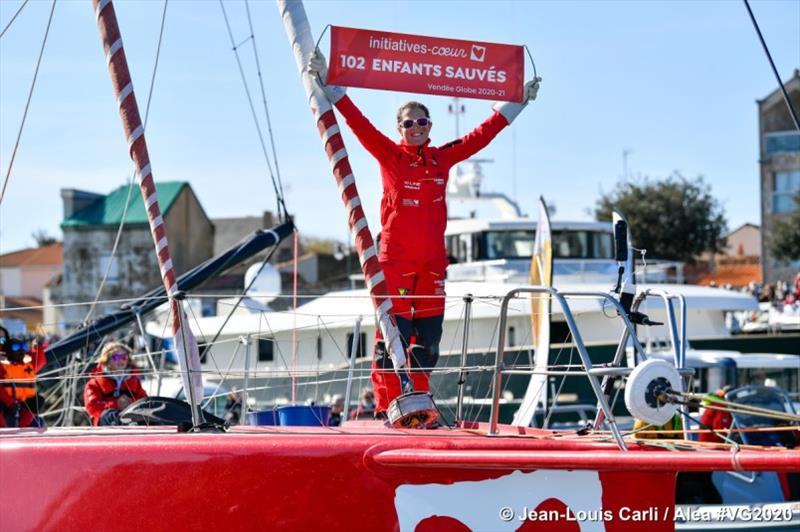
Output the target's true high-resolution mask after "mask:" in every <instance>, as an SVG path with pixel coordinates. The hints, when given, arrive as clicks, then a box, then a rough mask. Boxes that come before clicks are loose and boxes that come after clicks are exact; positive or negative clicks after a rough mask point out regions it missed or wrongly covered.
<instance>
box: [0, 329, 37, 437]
mask: <svg viewBox="0 0 800 532" xmlns="http://www.w3.org/2000/svg"><path fill="white" fill-rule="evenodd" d="M0 329H2V337H0V414H2V415H0V427H31V426H42V424H43V421H42V420H41V418H39V403H40V400H39V399H40V398H39V395H37V393H36V374H37V373H38V372H39V370H40V369H42V367H44V365H45V363H46V357H45V353H44V348H45V347H46V345H45V344H43V343H42V342H39V341H37V340H25V339H22V338H12V337H11V336H10V335H9V334H8V330H6V329H5V328H4V327H0Z"/></svg>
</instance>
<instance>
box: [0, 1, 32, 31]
mask: <svg viewBox="0 0 800 532" xmlns="http://www.w3.org/2000/svg"><path fill="white" fill-rule="evenodd" d="M27 3H28V0H23V1H22V5H20V6H19V9H17V12H16V13H14V16H13V17H11V20H9V21H8V24H6V27H5V28H3V31H0V39H2V38H3V35H5V34H6V31H8V28H10V27H11V24H13V23H14V21H15V20H16V19H17V15H19V14H20V13H21V12H22V8H23V7H25V5H26V4H27Z"/></svg>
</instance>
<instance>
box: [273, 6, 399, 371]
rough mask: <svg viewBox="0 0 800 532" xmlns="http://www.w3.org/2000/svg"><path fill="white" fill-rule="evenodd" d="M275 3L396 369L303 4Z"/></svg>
mask: <svg viewBox="0 0 800 532" xmlns="http://www.w3.org/2000/svg"><path fill="white" fill-rule="evenodd" d="M277 3H278V10H279V11H280V13H281V18H282V19H283V25H284V28H285V29H286V35H287V37H288V38H289V44H291V46H292V51H293V52H294V58H295V62H296V63H297V68H298V69H299V70H300V74H301V77H302V80H303V87H304V88H305V91H306V96H307V97H308V103H309V105H310V106H311V111H312V112H313V113H314V118H315V119H316V121H317V128H318V129H319V134H320V137H321V138H322V144H323V146H324V147H325V153H326V154H327V155H328V160H329V162H330V165H331V170H332V171H333V176H334V178H336V184H337V185H338V187H339V192H340V193H341V195H342V201H343V202H344V205H345V207H346V208H347V217H348V220H347V221H348V225H349V227H350V231H351V232H352V234H353V240H354V241H355V244H356V250H357V252H358V257H359V261H360V262H361V270H362V271H363V272H364V278H365V279H366V283H367V287H368V288H369V292H370V296H371V297H372V303H373V305H374V307H375V312H376V318H377V322H378V327H379V328H380V330H381V333H383V337H384V339H385V340H386V344H387V345H388V347H389V353H390V355H391V357H392V360H393V361H394V366H395V369H400V368H401V367H402V366H403V365H404V364H405V358H406V357H405V349H404V347H403V342H402V339H401V337H400V332H399V331H398V330H397V325H396V324H395V322H394V320H393V318H392V316H391V314H390V310H391V308H392V300H391V299H390V298H389V297H388V296H387V289H386V282H385V279H384V277H383V271H381V266H380V263H379V262H378V255H377V252H376V250H375V243H374V241H373V239H372V233H370V230H369V227H368V226H367V218H366V216H365V215H364V210H363V208H362V207H361V198H360V197H359V195H358V189H357V188H356V182H355V178H354V177H353V170H352V169H351V168H350V161H349V160H348V156H347V150H346V149H345V146H344V140H343V139H342V135H341V133H340V132H339V125H338V124H337V122H336V115H335V114H334V113H333V107H332V106H331V103H330V102H329V101H328V99H327V98H326V97H325V95H324V94H322V92H321V91H319V89H317V88H316V86H315V85H314V84H313V83H312V81H311V77H310V75H309V74H308V72H307V71H306V68H307V66H308V60H309V57H310V56H311V54H312V52H313V51H314V48H315V43H314V39H313V38H312V36H311V27H310V26H309V23H308V18H307V17H306V12H305V9H304V8H303V3H302V2H301V1H300V0H278V2H277Z"/></svg>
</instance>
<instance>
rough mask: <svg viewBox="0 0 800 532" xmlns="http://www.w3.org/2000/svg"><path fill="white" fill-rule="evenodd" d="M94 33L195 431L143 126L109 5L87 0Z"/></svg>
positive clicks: (194, 368)
mask: <svg viewBox="0 0 800 532" xmlns="http://www.w3.org/2000/svg"><path fill="white" fill-rule="evenodd" d="M92 5H93V7H94V12H95V16H96V17H97V27H98V29H99V30H100V38H101V39H102V41H103V49H104V50H105V54H106V63H107V64H108V72H109V74H110V75H111V84H112V85H113V86H114V94H115V95H116V97H117V105H118V106H119V114H120V118H121V119H122V129H123V130H124V132H125V137H126V138H127V140H128V151H129V154H130V156H131V159H132V160H133V163H134V165H135V166H136V178H137V180H138V181H139V190H140V191H141V193H142V199H143V200H144V205H145V210H146V211H147V220H148V221H149V222H150V233H151V235H152V237H153V244H154V245H155V248H156V256H157V258H158V266H159V270H160V272H161V279H162V281H163V283H164V288H165V289H166V293H167V296H168V297H169V305H170V310H171V316H172V334H173V336H174V338H175V344H176V347H177V348H178V353H179V355H180V356H179V357H178V361H179V364H180V369H181V377H182V379H183V388H184V390H185V391H186V397H187V398H188V399H189V404H190V406H191V407H192V420H193V422H194V425H195V426H198V425H200V424H201V423H202V422H203V418H202V413H201V411H200V408H199V407H198V401H199V399H201V398H202V394H203V380H202V374H201V372H200V355H199V352H198V348H197V341H196V340H195V338H194V335H193V334H192V331H191V328H190V327H188V326H187V325H188V324H187V323H186V315H185V313H184V311H183V306H182V305H181V304H180V302H179V298H180V299H183V298H182V297H181V293H179V292H178V285H177V283H176V281H175V270H174V269H173V266H172V257H171V255H170V252H169V244H168V242H167V233H166V229H165V227H164V219H163V218H162V216H161V208H160V207H159V205H158V195H157V194H156V186H155V183H154V182H153V174H152V172H151V169H150V156H149V154H148V153H147V144H146V142H145V139H144V126H143V125H142V119H141V116H140V115H139V106H138V105H137V103H136V96H135V95H134V93H133V82H132V81H131V75H130V71H129V70H128V60H127V58H126V57H125V50H124V49H123V47H122V35H121V33H120V29H119V25H118V24H117V15H116V13H115V11H114V6H113V4H112V3H111V0H92Z"/></svg>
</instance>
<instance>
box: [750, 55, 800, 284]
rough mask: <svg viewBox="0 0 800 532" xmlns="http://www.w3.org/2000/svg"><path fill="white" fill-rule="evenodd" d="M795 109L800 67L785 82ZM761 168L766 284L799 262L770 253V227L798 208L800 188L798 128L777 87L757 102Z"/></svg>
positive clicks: (799, 100) (787, 277)
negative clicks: (788, 260) (781, 258)
mask: <svg viewBox="0 0 800 532" xmlns="http://www.w3.org/2000/svg"><path fill="white" fill-rule="evenodd" d="M784 86H785V88H786V92H787V93H788V94H789V99H790V100H791V102H792V105H793V106H794V108H795V110H796V111H797V112H798V113H800V70H798V69H795V71H794V73H793V75H792V78H791V79H790V80H789V81H787V82H786V83H785V84H784ZM757 103H758V124H759V143H760V160H759V163H760V167H761V187H760V188H761V228H762V233H761V234H762V239H761V268H762V270H761V271H762V278H763V281H764V282H765V283H771V284H772V283H775V282H776V281H779V280H784V281H791V280H792V278H793V277H794V275H795V274H796V273H797V272H798V271H800V261H796V262H794V263H791V264H786V263H779V262H778V261H776V260H775V259H774V258H773V257H772V256H771V254H770V249H769V244H770V237H771V235H772V227H773V224H774V222H775V221H776V220H779V219H781V218H783V217H786V216H787V215H789V214H790V213H791V212H792V211H793V210H794V209H796V208H797V207H796V206H795V204H794V202H793V196H794V195H795V194H796V193H797V192H798V191H800V131H797V129H796V128H795V125H794V122H793V120H792V117H791V114H790V113H789V109H788V108H787V106H786V102H785V101H784V99H783V93H782V92H781V90H780V88H777V89H775V90H774V91H773V92H772V93H771V94H770V95H769V96H767V97H766V98H764V99H763V100H759V101H758V102H757Z"/></svg>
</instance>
